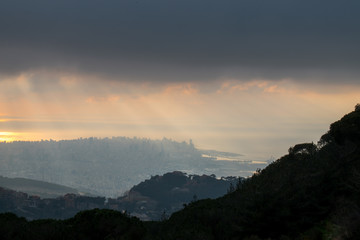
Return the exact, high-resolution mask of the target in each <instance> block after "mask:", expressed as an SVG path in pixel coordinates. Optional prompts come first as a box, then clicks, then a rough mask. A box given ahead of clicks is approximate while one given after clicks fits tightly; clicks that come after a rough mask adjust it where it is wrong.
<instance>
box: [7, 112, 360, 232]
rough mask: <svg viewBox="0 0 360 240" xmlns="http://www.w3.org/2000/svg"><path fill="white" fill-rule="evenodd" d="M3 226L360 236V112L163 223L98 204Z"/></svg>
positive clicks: (41, 229) (34, 229)
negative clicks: (64, 215)
mask: <svg viewBox="0 0 360 240" xmlns="http://www.w3.org/2000/svg"><path fill="white" fill-rule="evenodd" d="M0 226H1V227H0V234H1V236H5V237H4V239H16V238H18V239H42V238H44V239H45V237H44V236H45V235H46V234H49V235H46V236H48V237H49V238H51V239H65V238H66V239H360V111H354V112H352V113H350V114H347V115H346V116H344V117H343V118H342V119H341V120H340V121H337V122H335V123H333V124H332V125H331V126H330V130H329V131H328V133H326V134H325V135H323V136H322V137H321V139H320V141H319V143H318V144H317V145H314V144H312V143H308V144H298V145H295V146H294V147H292V148H290V149H289V154H288V155H285V156H283V157H281V158H280V159H278V160H277V161H275V162H273V163H271V164H270V165H269V166H268V167H266V168H265V169H263V170H258V171H257V172H256V173H255V174H254V175H253V176H252V177H251V178H248V179H246V180H244V181H240V182H239V183H238V184H237V185H236V187H235V190H234V191H230V193H229V194H227V195H225V196H224V197H222V198H218V199H215V200H210V199H206V200H200V201H194V202H192V203H190V204H188V205H187V206H186V207H185V208H184V209H183V210H182V211H179V212H176V213H174V214H173V215H172V216H171V217H170V218H169V219H167V220H166V219H164V221H161V222H140V221H139V220H137V219H136V218H129V217H127V216H126V215H125V214H121V213H117V212H113V211H109V210H92V211H87V212H82V213H80V214H78V215H76V216H75V217H74V218H71V219H69V220H65V221H58V222H57V221H53V220H46V221H34V222H26V220H25V219H23V218H17V217H16V216H14V215H11V214H2V215H0ZM36 234H40V235H36Z"/></svg>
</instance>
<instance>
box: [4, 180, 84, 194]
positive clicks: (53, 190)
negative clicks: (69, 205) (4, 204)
mask: <svg viewBox="0 0 360 240" xmlns="http://www.w3.org/2000/svg"><path fill="white" fill-rule="evenodd" d="M0 187H3V188H8V189H12V190H16V191H18V192H23V193H27V194H28V195H34V196H39V197H41V198H55V197H59V196H63V195H65V194H67V193H74V194H80V192H79V191H78V190H76V189H74V188H70V187H66V186H62V185H59V184H53V183H48V182H44V181H39V180H32V179H26V178H7V177H2V176H0Z"/></svg>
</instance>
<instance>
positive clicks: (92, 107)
mask: <svg viewBox="0 0 360 240" xmlns="http://www.w3.org/2000/svg"><path fill="white" fill-rule="evenodd" d="M359 10H360V2H359V1H357V0H356V1H355V0H348V1H334V0H326V1H325V0H318V1H313V0H312V1H309V0H302V1H295V0H271V1H268V0H267V1H265V0H224V1H218V0H107V1H95V0H86V1H85V0H78V1H70V0H61V1H57V0H56V1H47V0H34V1H26V0H4V1H2V2H1V8H0V141H14V140H32V141H34V140H41V139H54V140H60V139H76V138H80V137H92V136H93V137H102V138H103V137H112V136H128V137H134V136H136V137H146V138H151V139H162V138H163V137H166V138H171V139H174V140H177V141H189V139H192V140H193V142H194V144H195V146H197V147H198V148H203V149H216V150H220V151H230V152H235V153H240V154H243V155H244V158H246V159H250V160H251V159H252V160H260V159H262V160H264V159H269V158H270V157H275V158H278V157H280V156H282V155H284V154H286V152H287V149H288V148H289V147H290V146H293V145H294V144H297V143H301V142H312V141H313V142H317V141H318V140H319V138H320V136H321V135H322V134H324V133H325V132H326V131H327V130H328V128H329V124H331V123H332V122H334V121H336V120H338V119H339V118H341V117H342V116H343V115H345V114H346V113H348V112H350V111H352V110H353V109H354V106H355V105H356V103H359V102H360V67H359V65H360V45H359V42H360V31H359V27H360V15H359V14H358V12H359Z"/></svg>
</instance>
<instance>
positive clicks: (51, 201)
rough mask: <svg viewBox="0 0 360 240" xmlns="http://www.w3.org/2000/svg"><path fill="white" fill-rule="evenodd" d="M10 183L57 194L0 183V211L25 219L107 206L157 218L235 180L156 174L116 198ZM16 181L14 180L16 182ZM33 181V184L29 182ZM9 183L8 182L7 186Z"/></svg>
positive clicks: (220, 193)
mask: <svg viewBox="0 0 360 240" xmlns="http://www.w3.org/2000/svg"><path fill="white" fill-rule="evenodd" d="M3 179H5V180H6V181H3V182H5V183H6V182H7V183H12V184H13V186H15V187H16V186H18V185H17V184H21V183H24V184H25V185H24V186H20V187H21V188H22V189H28V190H29V189H30V190H32V191H34V189H35V190H36V192H37V193H39V191H41V192H44V191H45V192H46V194H49V192H50V191H52V193H55V190H57V191H56V193H57V194H58V193H59V192H61V191H64V194H63V195H61V196H56V198H55V197H52V198H40V197H41V196H40V195H35V196H33V195H31V194H27V193H25V192H21V191H14V190H11V189H8V188H7V189H5V188H2V187H1V186H0V213H1V212H12V213H16V214H17V215H19V216H22V217H26V218H27V219H29V220H30V219H44V218H54V219H65V218H70V217H73V216H74V215H75V214H76V213H78V212H80V211H83V210H90V209H94V208H101V209H106V208H110V209H113V210H117V211H122V212H123V211H126V212H127V213H128V214H130V215H131V216H137V217H139V218H140V219H141V220H159V219H162V218H166V217H167V216H169V215H170V214H171V213H173V212H175V211H178V210H180V209H182V208H183V207H184V204H188V203H190V202H191V201H194V200H196V199H205V198H216V197H220V196H223V195H224V194H225V193H226V192H227V191H228V189H230V186H231V184H232V185H233V186H234V185H236V182H237V181H238V178H236V177H226V178H221V179H217V178H215V176H214V175H213V176H207V175H202V176H199V175H187V174H185V173H182V172H171V173H166V174H164V175H162V176H159V175H156V176H153V177H151V178H150V179H147V180H145V181H143V182H141V183H139V184H137V185H135V186H134V187H132V188H131V189H130V190H129V191H128V192H127V193H126V195H124V196H121V197H118V198H108V199H106V198H105V197H90V196H81V195H79V194H75V193H71V192H67V191H65V190H68V188H64V187H61V186H58V185H53V184H49V183H45V182H40V181H30V180H27V179H6V178H3ZM15 183H16V184H15ZM32 184H33V185H32ZM9 185H11V184H7V186H9Z"/></svg>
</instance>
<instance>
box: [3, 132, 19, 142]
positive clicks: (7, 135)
mask: <svg viewBox="0 0 360 240" xmlns="http://www.w3.org/2000/svg"><path fill="white" fill-rule="evenodd" d="M16 135H17V134H16V133H13V132H0V141H1V142H12V141H15V140H16Z"/></svg>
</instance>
